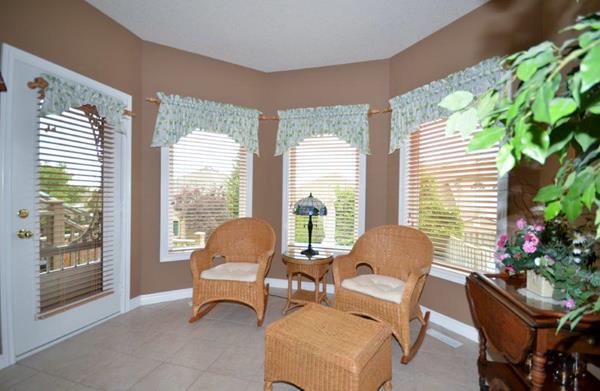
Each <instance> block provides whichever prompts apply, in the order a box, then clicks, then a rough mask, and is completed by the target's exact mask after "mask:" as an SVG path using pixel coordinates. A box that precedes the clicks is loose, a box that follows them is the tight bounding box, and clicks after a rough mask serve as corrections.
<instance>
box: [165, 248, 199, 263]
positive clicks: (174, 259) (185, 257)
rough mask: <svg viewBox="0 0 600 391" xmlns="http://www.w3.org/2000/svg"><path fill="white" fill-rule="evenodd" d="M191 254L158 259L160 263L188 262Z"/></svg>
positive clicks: (170, 255)
mask: <svg viewBox="0 0 600 391" xmlns="http://www.w3.org/2000/svg"><path fill="white" fill-rule="evenodd" d="M191 255H192V252H191V251H190V252H185V253H177V254H167V255H163V256H161V257H160V262H161V263H162V262H178V261H189V259H190V256H191Z"/></svg>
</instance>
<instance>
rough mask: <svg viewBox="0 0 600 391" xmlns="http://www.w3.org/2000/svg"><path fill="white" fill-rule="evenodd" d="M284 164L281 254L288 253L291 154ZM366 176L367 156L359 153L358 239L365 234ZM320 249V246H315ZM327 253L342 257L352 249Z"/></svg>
mask: <svg viewBox="0 0 600 391" xmlns="http://www.w3.org/2000/svg"><path fill="white" fill-rule="evenodd" d="M282 160H283V164H282V170H281V171H282V186H281V187H282V193H281V253H282V254H283V253H286V252H287V251H288V243H287V239H288V223H289V219H288V212H289V211H288V207H287V206H288V205H289V196H288V195H289V194H288V190H289V187H288V180H289V173H288V166H289V163H290V155H289V152H288V151H286V152H285V153H283V159H282ZM366 174H367V156H366V155H365V154H364V153H362V152H359V153H358V237H360V236H361V235H362V234H364V233H365V207H366V189H367V186H366V182H367V181H366V179H367V178H366ZM313 247H315V248H317V249H320V247H319V246H318V245H316V246H313ZM327 251H331V252H333V254H334V255H342V254H347V253H348V252H350V249H343V248H339V249H333V250H330V249H329V248H327Z"/></svg>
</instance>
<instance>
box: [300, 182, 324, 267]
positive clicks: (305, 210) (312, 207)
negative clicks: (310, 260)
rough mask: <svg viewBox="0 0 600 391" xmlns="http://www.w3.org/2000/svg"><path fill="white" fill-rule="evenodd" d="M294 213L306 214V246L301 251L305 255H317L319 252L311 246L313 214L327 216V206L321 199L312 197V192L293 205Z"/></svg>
mask: <svg viewBox="0 0 600 391" xmlns="http://www.w3.org/2000/svg"><path fill="white" fill-rule="evenodd" d="M294 214H295V215H296V216H308V226H307V227H308V248H307V249H306V250H303V251H302V254H304V255H306V256H307V257H312V256H313V255H317V254H318V253H319V252H318V251H317V250H315V249H313V248H312V231H313V222H312V217H313V216H327V207H326V206H325V204H323V202H321V200H319V199H318V198H315V197H313V195H312V193H310V195H309V196H308V197H305V198H302V199H301V200H299V201H298V202H296V204H295V205H294Z"/></svg>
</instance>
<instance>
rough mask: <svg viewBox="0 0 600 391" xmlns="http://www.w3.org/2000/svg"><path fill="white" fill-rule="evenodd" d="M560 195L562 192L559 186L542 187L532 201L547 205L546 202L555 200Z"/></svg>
mask: <svg viewBox="0 0 600 391" xmlns="http://www.w3.org/2000/svg"><path fill="white" fill-rule="evenodd" d="M562 193H563V190H562V189H561V188H560V187H559V186H556V185H548V186H544V187H542V188H541V189H540V190H539V191H538V193H537V195H536V196H535V198H534V199H533V200H534V201H535V202H544V203H547V202H548V201H552V200H555V199H557V198H558V197H560V195H561V194H562Z"/></svg>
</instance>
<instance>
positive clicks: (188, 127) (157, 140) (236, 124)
mask: <svg viewBox="0 0 600 391" xmlns="http://www.w3.org/2000/svg"><path fill="white" fill-rule="evenodd" d="M157 95H158V97H159V99H160V107H159V109H158V116H157V117H156V126H155V128H154V137H153V138H152V146H153V147H163V146H167V145H172V144H175V143H176V142H177V141H178V140H179V139H180V138H181V137H183V136H185V135H187V134H189V133H191V132H193V131H194V130H198V129H200V130H204V131H207V132H214V133H220V134H226V135H228V136H229V137H231V138H232V139H234V140H235V141H236V142H238V143H239V144H240V145H241V146H243V147H245V148H246V149H247V150H248V152H250V153H256V154H258V117H259V116H260V114H261V113H260V111H258V110H255V109H248V108H245V107H240V106H234V105H231V104H226V103H219V102H211V101H208V100H201V99H197V98H191V97H184V96H179V95H167V94H164V93H162V92H158V93H157Z"/></svg>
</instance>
